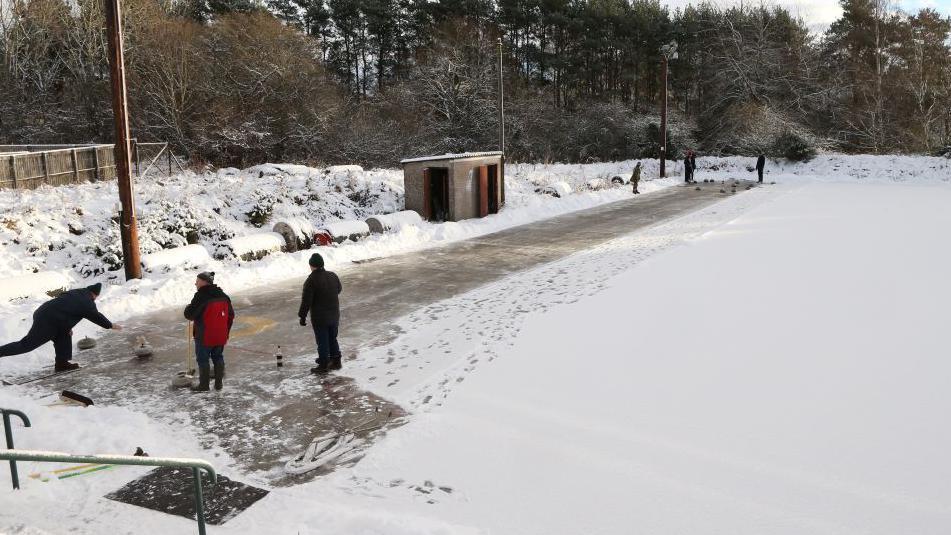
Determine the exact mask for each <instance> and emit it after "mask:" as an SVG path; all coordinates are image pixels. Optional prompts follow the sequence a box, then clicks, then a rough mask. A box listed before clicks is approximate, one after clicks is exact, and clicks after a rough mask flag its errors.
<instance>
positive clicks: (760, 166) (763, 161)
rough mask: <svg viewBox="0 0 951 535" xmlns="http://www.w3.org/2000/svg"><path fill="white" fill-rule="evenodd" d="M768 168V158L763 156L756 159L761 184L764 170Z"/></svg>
mask: <svg viewBox="0 0 951 535" xmlns="http://www.w3.org/2000/svg"><path fill="white" fill-rule="evenodd" d="M765 168H766V156H763V155H762V154H760V155H759V158H757V159H756V174H757V175H759V183H760V184H762V183H763V169H765Z"/></svg>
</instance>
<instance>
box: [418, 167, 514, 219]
mask: <svg viewBox="0 0 951 535" xmlns="http://www.w3.org/2000/svg"><path fill="white" fill-rule="evenodd" d="M400 163H402V164H403V183H404V187H405V189H406V209H407V210H415V211H416V212H418V213H419V214H420V215H421V216H422V217H423V219H426V220H428V221H461V220H463V219H471V218H474V217H485V216H487V215H489V214H495V213H498V211H499V210H500V209H501V208H502V206H503V205H504V204H505V167H504V163H503V161H502V153H501V152H466V153H462V154H444V155H442V156H426V157H422V158H409V159H406V160H403V161H402V162H400Z"/></svg>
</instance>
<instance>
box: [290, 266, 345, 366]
mask: <svg viewBox="0 0 951 535" xmlns="http://www.w3.org/2000/svg"><path fill="white" fill-rule="evenodd" d="M308 263H309V264H310V276H308V277H307V280H306V281H304V293H303V296H302V297H301V303H300V310H298V312H297V316H298V317H299V318H300V324H301V326H306V325H307V315H308V313H310V323H311V326H312V327H313V328H314V337H315V338H316V339H317V367H316V368H311V369H310V371H311V373H316V374H324V373H327V372H329V371H331V370H339V369H340V368H341V367H343V365H342V363H341V354H340V345H339V344H337V330H338V328H339V326H340V300H339V297H338V296H339V295H340V292H341V291H342V290H343V286H342V285H341V284H340V278H339V277H337V274H336V273H334V272H332V271H327V270H325V269H324V259H323V257H321V256H320V255H319V254H317V253H314V254H312V255H311V256H310V261H309V262H308Z"/></svg>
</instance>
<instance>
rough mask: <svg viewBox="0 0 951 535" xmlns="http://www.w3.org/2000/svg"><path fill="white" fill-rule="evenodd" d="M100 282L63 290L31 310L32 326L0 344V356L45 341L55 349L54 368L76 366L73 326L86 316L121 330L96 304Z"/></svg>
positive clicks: (61, 370)
mask: <svg viewBox="0 0 951 535" xmlns="http://www.w3.org/2000/svg"><path fill="white" fill-rule="evenodd" d="M101 291H102V284H100V283H98V282H97V283H96V284H93V285H92V286H87V287H85V288H81V289H78V290H70V291H68V292H64V293H63V294H62V295H60V296H59V297H57V298H55V299H52V300H50V301H47V302H45V303H43V304H42V305H40V308H38V309H36V312H34V313H33V326H32V327H30V330H29V332H27V334H26V336H24V337H23V339H22V340H20V341H19V342H12V343H9V344H7V345H5V346H0V357H9V356H11V355H20V354H23V353H29V352H30V351H33V350H34V349H36V348H38V347H40V346H42V345H43V344H45V343H47V342H53V348H54V349H55V350H56V366H55V367H54V368H53V369H54V371H57V372H64V371H69V370H75V369H76V368H79V364H76V363H74V362H70V361H71V360H72V359H73V327H75V326H76V324H77V323H79V322H80V321H82V320H83V319H87V320H89V321H91V322H93V323H95V324H96V325H98V326H100V327H102V328H103V329H115V330H117V331H120V330H122V326H121V325H118V324H116V323H112V322H111V321H109V320H108V319H107V318H106V317H105V316H103V315H102V313H101V312H99V309H97V308H96V298H97V297H99V293H100V292H101Z"/></svg>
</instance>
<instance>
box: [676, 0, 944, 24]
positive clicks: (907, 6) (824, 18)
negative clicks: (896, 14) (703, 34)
mask: <svg viewBox="0 0 951 535" xmlns="http://www.w3.org/2000/svg"><path fill="white" fill-rule="evenodd" d="M741 2H742V3H746V4H750V3H755V2H756V0H753V1H752V2H751V0H714V2H713V3H715V4H723V5H729V4H739V3H741ZM661 3H662V4H666V5H668V6H671V7H681V6H685V5H687V4H696V3H699V1H698V0H661ZM767 3H774V4H779V5H783V6H786V7H788V8H789V9H790V10H791V11H792V12H794V13H798V14H799V15H800V16H802V18H803V19H805V21H806V22H807V23H808V24H809V25H810V26H812V27H824V26H827V25H829V24H830V23H832V22H833V21H835V20H836V19H837V18H838V17H839V15H841V14H842V9H841V8H840V7H839V2H838V1H837V0H768V1H767ZM897 3H898V5H899V6H900V7H901V8H902V9H904V10H905V11H911V12H914V11H917V10H919V9H921V8H923V7H930V8H934V9H936V10H938V11H940V12H942V13H944V14H946V15H951V0H898V1H897Z"/></svg>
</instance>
